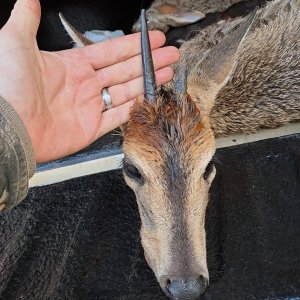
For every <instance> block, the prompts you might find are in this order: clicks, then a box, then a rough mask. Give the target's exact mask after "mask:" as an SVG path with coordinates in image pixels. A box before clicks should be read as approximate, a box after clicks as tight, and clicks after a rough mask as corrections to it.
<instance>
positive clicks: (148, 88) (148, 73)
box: [141, 9, 157, 102]
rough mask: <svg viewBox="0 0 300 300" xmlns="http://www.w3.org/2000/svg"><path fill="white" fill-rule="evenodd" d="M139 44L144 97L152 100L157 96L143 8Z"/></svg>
mask: <svg viewBox="0 0 300 300" xmlns="http://www.w3.org/2000/svg"><path fill="white" fill-rule="evenodd" d="M141 45H142V60H143V77H144V89H145V93H144V94H145V98H146V99H147V100H148V101H150V102H154V101H155V99H156V96H157V86H156V81H155V74H154V67H153V61H152V55H151V48H150V41H149V35H148V26H147V20H146V16H145V10H144V9H142V12H141Z"/></svg>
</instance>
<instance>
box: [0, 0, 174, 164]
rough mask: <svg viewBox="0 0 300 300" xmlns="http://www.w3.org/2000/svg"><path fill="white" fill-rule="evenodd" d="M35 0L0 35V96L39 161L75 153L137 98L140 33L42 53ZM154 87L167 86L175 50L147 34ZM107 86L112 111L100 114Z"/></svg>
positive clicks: (22, 2)
mask: <svg viewBox="0 0 300 300" xmlns="http://www.w3.org/2000/svg"><path fill="white" fill-rule="evenodd" d="M39 20H40V5H39V1H38V0H18V1H17V3H16V5H15V8H14V10H13V12H12V15H11V17H10V19H9V21H8V22H7V23H6V25H5V26H4V27H3V28H2V29H1V30H0V95H1V96H2V97H4V98H5V99H6V100H7V101H8V102H9V103H10V104H11V105H12V106H13V107H14V108H15V110H16V111H17V113H18V114H19V116H20V117H21V118H22V120H23V123H24V124H25V127H26V128H27V131H28V133H29V135H30V138H31V141H32V144H33V148H34V151H35V155H36V160H37V162H44V161H48V160H52V159H56V158H60V157H63V156H66V155H69V154H71V153H74V152H76V151H78V150H80V149H82V148H84V147H85V146H87V145H89V144H90V143H92V142H93V141H95V140H96V139H97V138H99V137H101V136H102V135H103V134H105V133H107V132H109V131H110V130H112V129H114V128H116V127H118V126H120V125H121V124H123V123H125V122H126V121H127V120H128V118H129V110H130V107H131V105H132V104H133V100H132V99H134V98H136V97H137V96H139V95H141V94H142V93H143V81H142V77H141V75H142V68H141V58H140V36H139V34H132V35H128V36H125V37H121V38H117V39H114V40H110V41H107V42H103V43H101V44H97V45H91V46H87V47H85V48H78V49H70V50H64V51H59V52H46V51H40V50H39V49H38V46H37V42H36V31H37V28H38V25H39ZM150 39H151V45H152V49H153V59H154V64H155V69H156V70H157V71H156V78H157V82H158V84H162V83H164V82H167V81H169V80H170V79H171V78H172V76H173V71H172V69H171V68H170V67H168V65H169V64H172V63H174V62H175V61H176V60H177V59H178V50H177V49H176V48H173V47H165V48H161V49H159V47H160V46H162V45H163V44H164V41H165V37H164V35H163V34H162V33H160V32H151V33H150ZM104 87H109V93H110V95H111V98H112V101H113V105H114V108H112V109H110V110H107V111H103V110H104V107H103V101H102V98H101V90H102V89H103V88H104Z"/></svg>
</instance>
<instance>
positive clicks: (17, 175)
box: [0, 97, 36, 212]
mask: <svg viewBox="0 0 300 300" xmlns="http://www.w3.org/2000/svg"><path fill="white" fill-rule="evenodd" d="M35 167H36V163H35V157H34V152H33V148H32V144H31V140H30V137H29V135H28V133H27V131H26V129H25V126H24V124H23V122H22V120H21V118H20V117H19V116H18V115H17V113H16V112H15V110H14V109H13V107H12V106H11V105H10V104H8V103H7V102H6V101H5V100H4V99H3V98H1V97H0V212H5V211H8V210H10V209H11V208H13V207H14V206H16V205H17V204H18V203H20V202H21V201H22V200H24V198H25V197H26V196H27V192H28V181H29V178H30V177H31V176H32V175H33V174H34V172H35Z"/></svg>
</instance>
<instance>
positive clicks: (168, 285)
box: [160, 275, 208, 300]
mask: <svg viewBox="0 0 300 300" xmlns="http://www.w3.org/2000/svg"><path fill="white" fill-rule="evenodd" d="M160 285H161V287H162V289H163V291H164V292H165V294H166V295H167V296H168V297H169V298H171V299H176V300H194V299H197V298H198V297H199V296H200V295H201V294H203V293H204V291H205V289H206V288H207V286H208V280H207V279H206V278H204V277H203V276H202V275H200V276H197V277H188V278H180V277H171V276H162V277H161V279H160Z"/></svg>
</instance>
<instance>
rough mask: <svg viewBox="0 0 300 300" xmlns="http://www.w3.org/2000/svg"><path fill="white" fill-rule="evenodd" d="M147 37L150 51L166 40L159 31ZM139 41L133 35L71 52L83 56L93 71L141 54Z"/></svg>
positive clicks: (150, 33)
mask: <svg viewBox="0 0 300 300" xmlns="http://www.w3.org/2000/svg"><path fill="white" fill-rule="evenodd" d="M149 37H150V43H151V49H156V48H159V47H161V46H162V45H163V44H164V43H165V40H166V38H165V35H164V34H163V33H162V32H160V31H152V32H149ZM140 40H141V35H140V33H134V34H129V35H126V36H122V37H119V38H114V39H111V40H108V41H105V42H102V43H97V44H94V45H89V46H86V47H84V48H77V49H73V50H74V52H76V51H77V52H78V54H79V55H84V56H85V58H86V59H87V60H88V62H89V63H91V65H92V66H93V68H94V69H101V68H104V67H107V66H110V65H113V64H115V63H118V62H120V61H123V60H126V59H128V58H130V57H133V56H136V55H138V54H139V53H140V52H141V45H140V44H141V41H140Z"/></svg>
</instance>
